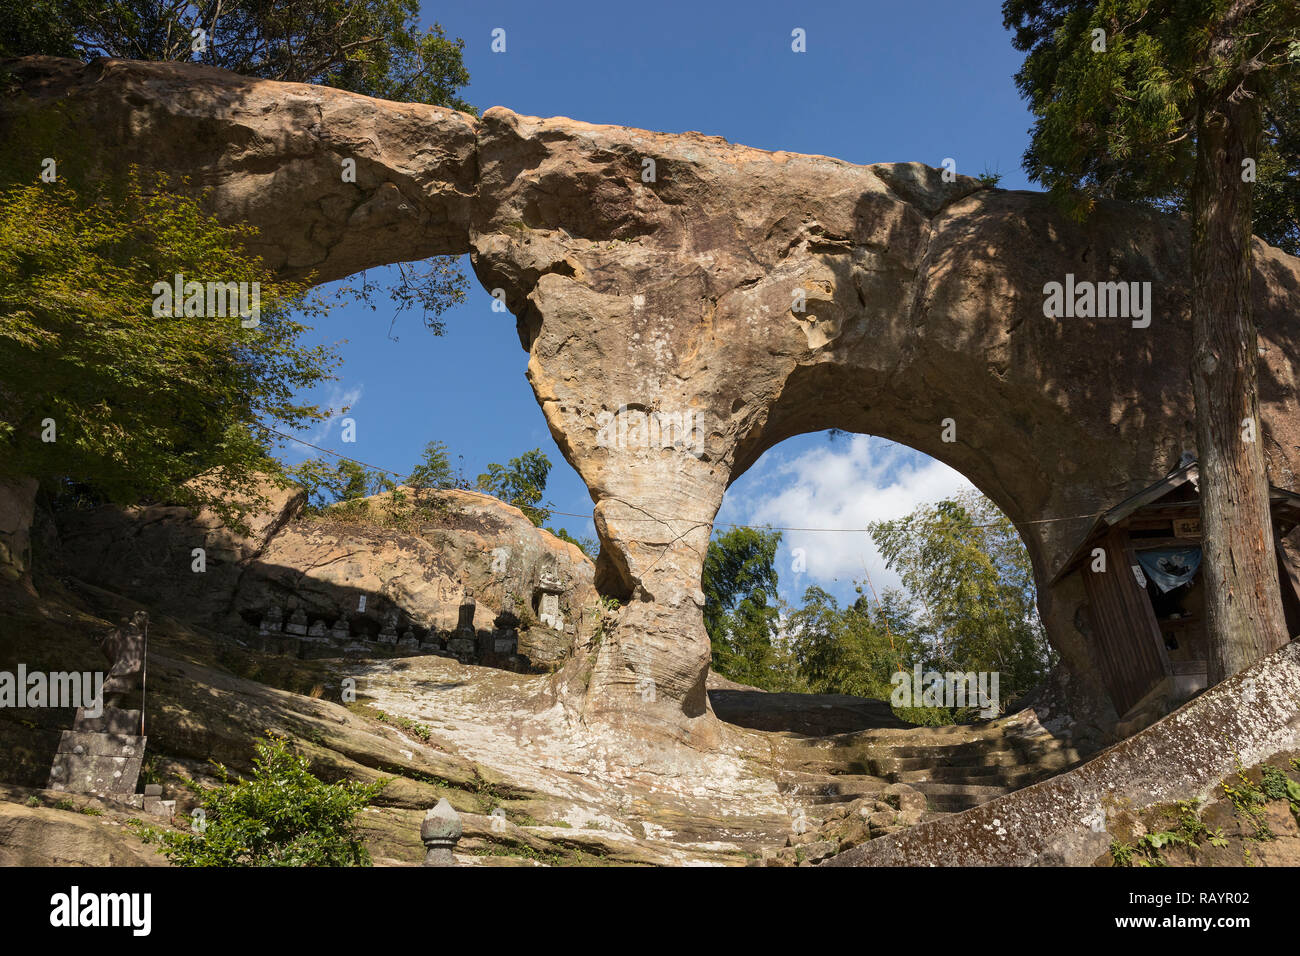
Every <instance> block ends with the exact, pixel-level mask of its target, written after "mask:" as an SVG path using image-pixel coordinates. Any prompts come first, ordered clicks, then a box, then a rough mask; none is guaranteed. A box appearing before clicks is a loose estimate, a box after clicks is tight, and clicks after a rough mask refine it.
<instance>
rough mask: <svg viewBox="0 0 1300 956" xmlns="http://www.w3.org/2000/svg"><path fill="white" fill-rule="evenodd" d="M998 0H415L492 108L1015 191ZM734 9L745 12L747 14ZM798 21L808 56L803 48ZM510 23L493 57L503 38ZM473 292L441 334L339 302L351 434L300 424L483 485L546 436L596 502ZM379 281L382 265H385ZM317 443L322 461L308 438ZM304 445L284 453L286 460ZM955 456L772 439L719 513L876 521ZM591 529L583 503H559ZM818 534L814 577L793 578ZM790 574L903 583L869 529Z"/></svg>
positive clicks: (338, 400) (343, 388)
mask: <svg viewBox="0 0 1300 956" xmlns="http://www.w3.org/2000/svg"><path fill="white" fill-rule="evenodd" d="M999 8H1000V3H999V2H994V0H927V2H926V3H925V4H899V3H884V2H874V0H860V2H856V3H802V4H795V3H764V2H750V3H745V4H730V5H727V7H722V5H710V4H705V3H698V2H697V3H674V2H656V3H653V4H634V3H627V4H615V3H609V2H602V3H586V2H583V3H562V4H555V3H548V4H541V3H537V2H536V0H533V2H527V3H468V4H458V5H448V4H435V3H426V4H423V5H422V13H423V20H424V23H425V25H428V24H431V23H433V22H438V23H441V24H442V26H443V28H444V29H445V31H446V33H447V35H448V36H451V37H460V38H462V39H464V41H465V52H464V56H465V63H466V66H467V67H468V69H469V73H470V78H471V84H470V86H469V87H467V88H466V89H464V90H463V91H461V96H462V97H464V98H465V99H466V100H468V101H469V102H471V103H473V104H474V105H475V106H477V107H478V108H479V109H480V111H481V110H485V109H487V108H488V107H490V106H497V105H500V106H506V107H508V108H510V109H512V110H514V111H516V112H519V113H526V114H532V115H536V116H569V117H572V118H574V119H580V120H585V121H587V122H593V123H612V124H618V125H623V126H638V127H642V128H646V129H652V130H660V131H665V132H684V131H687V130H698V131H700V132H703V133H708V134H711V135H719V136H724V137H726V138H727V139H728V140H730V141H732V142H735V143H744V144H746V145H749V146H756V147H760V148H763V149H784V150H790V151H794V152H802V153H820V154H824V155H829V156H836V157H838V158H841V159H845V160H848V161H850V162H856V163H874V162H889V161H912V160H916V161H921V162H925V163H929V164H931V165H934V166H938V165H940V163H941V162H942V160H943V159H944V158H945V157H953V158H954V159H955V160H956V161H957V169H958V171H959V172H962V173H966V174H969V175H977V174H979V173H980V172H983V171H985V170H991V171H995V172H998V173H1001V174H1002V177H1003V179H1002V182H1001V185H1002V187H1004V188H1009V189H1027V188H1032V187H1031V186H1030V185H1029V183H1028V182H1027V181H1026V179H1025V178H1024V174H1023V172H1022V171H1021V169H1020V156H1021V153H1022V152H1023V151H1024V148H1025V146H1026V144H1027V142H1028V133H1027V131H1028V128H1029V125H1030V116H1029V113H1028V112H1027V110H1026V109H1025V106H1024V104H1023V102H1022V101H1021V100H1020V98H1019V96H1018V95H1017V92H1016V88H1015V84H1014V82H1013V81H1012V75H1013V74H1014V72H1015V70H1016V69H1017V67H1018V66H1019V63H1020V55H1019V54H1017V52H1016V51H1015V50H1014V49H1013V48H1012V46H1011V43H1010V40H1009V34H1008V33H1007V32H1006V31H1004V30H1003V29H1002V26H1001V14H1000V12H999ZM733 11H735V12H733ZM796 27H799V28H802V29H803V30H804V31H805V34H806V37H807V52H805V53H794V52H793V51H792V50H791V31H792V30H794V29H795V28H796ZM496 28H501V29H504V30H505V31H506V51H505V52H504V53H493V52H492V50H491V43H492V31H493V30H494V29H496ZM464 268H465V271H466V274H468V275H469V276H470V278H471V288H470V293H469V295H468V296H467V298H466V301H465V303H464V304H463V305H462V306H460V307H458V308H456V309H454V310H452V311H449V312H447V313H446V314H445V315H444V320H445V322H446V326H447V334H446V335H445V336H442V337H435V336H433V335H432V334H430V333H429V332H427V331H426V330H425V329H424V328H423V327H422V325H421V323H420V319H419V317H418V315H412V314H410V313H408V314H406V315H403V316H401V317H400V318H398V320H397V322H396V324H395V325H394V326H393V328H392V330H391V335H392V336H395V337H396V338H397V341H393V340H392V338H390V329H389V325H390V319H391V317H392V316H391V310H389V309H386V308H385V307H384V305H382V304H381V306H380V309H379V311H377V312H371V311H370V310H368V309H366V308H364V307H360V306H354V307H348V308H342V309H336V310H335V311H334V312H333V313H332V314H331V315H330V316H329V317H328V319H327V320H325V321H322V322H319V323H317V334H318V335H319V337H320V338H321V339H322V340H325V341H329V342H338V341H340V340H344V339H346V340H347V342H346V344H343V345H341V346H340V352H341V355H342V356H343V359H344V365H343V368H342V369H341V372H340V377H339V380H338V381H337V382H335V383H332V385H331V386H329V387H326V388H324V389H321V390H318V391H317V392H315V393H313V394H312V395H311V397H312V398H313V399H314V400H316V401H318V402H320V403H321V404H323V405H334V406H338V405H340V404H345V403H346V404H350V405H351V407H352V410H351V412H350V415H351V417H352V418H354V419H355V421H356V439H357V440H356V442H355V443H354V444H343V443H341V442H340V434H339V428H338V426H337V424H333V425H331V426H329V427H326V428H322V429H317V430H315V431H314V432H312V433H309V434H307V435H305V436H304V437H308V438H311V439H313V440H315V441H316V442H317V443H318V444H321V445H323V446H325V447H328V448H331V449H334V450H336V451H339V452H342V453H344V454H348V455H349V456H351V457H356V458H358V459H361V460H362V461H366V462H369V463H372V464H375V465H380V466H383V467H386V468H391V469H394V470H398V471H404V470H407V469H409V467H410V466H411V464H412V463H414V461H415V460H416V458H417V457H418V455H419V453H420V450H421V449H422V447H423V446H424V444H425V443H426V442H427V441H429V440H431V439H437V440H440V441H443V442H446V443H447V445H448V446H449V447H450V449H451V451H452V455H453V461H455V457H456V455H458V454H459V455H463V456H464V461H465V472H466V474H467V475H468V476H469V478H470V479H471V480H473V478H474V477H475V476H477V475H478V474H479V473H480V472H481V471H483V470H484V469H485V467H486V465H487V464H488V463H489V462H494V461H496V462H505V461H507V460H508V459H510V458H512V457H514V456H516V455H519V454H521V453H522V452H524V451H527V450H528V449H531V448H536V447H541V448H542V449H543V450H544V451H545V452H546V454H547V455H548V456H549V457H550V459H551V461H552V463H553V465H554V467H553V469H552V472H551V480H550V484H549V487H548V499H549V500H550V501H551V502H552V503H553V504H554V506H555V507H556V508H557V509H558V510H560V511H565V512H573V513H575V514H580V515H584V516H589V515H590V514H591V498H590V496H589V495H588V493H587V490H586V487H585V486H584V485H583V483H582V481H581V479H580V478H579V477H578V475H577V473H576V472H575V471H574V470H573V469H572V467H570V466H569V464H568V463H567V462H565V461H564V459H563V457H562V456H561V455H560V453H559V449H558V448H557V447H556V446H555V443H554V442H553V441H552V440H551V437H550V434H549V432H548V430H547V427H546V422H545V420H544V418H543V417H542V413H541V410H540V409H539V408H538V407H537V403H536V401H535V400H534V398H533V394H532V390H531V388H530V387H529V385H528V382H527V379H526V378H525V376H524V371H525V368H526V366H527V358H528V357H527V355H526V353H524V351H523V350H522V349H521V348H520V347H519V341H518V339H517V338H516V335H515V330H514V319H513V317H512V316H510V315H502V314H499V313H494V312H493V311H492V309H491V304H492V300H491V298H490V297H489V296H488V294H487V293H486V292H485V291H484V290H483V289H482V288H480V287H479V286H478V284H477V282H476V281H474V279H473V273H472V272H471V271H470V269H469V261H468V257H466V258H465V261H464ZM371 278H372V279H373V278H378V276H377V274H375V273H372V275H371ZM305 454H310V452H307V453H305ZM305 454H304V455H301V456H300V455H296V454H292V453H291V454H289V455H288V456H287V458H288V460H290V461H294V460H298V459H299V458H300V457H304V456H305ZM964 485H965V482H964V480H963V479H961V478H960V476H958V475H956V474H955V473H954V472H952V471H950V470H949V469H947V468H946V467H945V466H943V465H940V464H939V463H937V462H933V461H932V460H931V459H929V458H927V457H925V456H923V455H920V454H919V453H916V452H914V451H912V450H911V449H907V448H902V447H900V446H897V445H892V444H891V443H889V442H885V441H883V440H880V439H869V438H867V437H865V436H857V437H854V436H847V437H845V438H843V439H841V440H839V441H836V442H833V443H832V442H830V441H829V440H828V438H827V437H826V435H824V434H822V435H804V436H798V437H796V438H792V439H789V440H788V441H786V442H784V443H782V444H781V445H780V446H778V447H776V448H773V449H771V450H769V451H768V452H767V454H766V455H764V456H763V458H762V459H761V460H760V461H759V462H758V463H757V464H756V465H755V466H754V467H753V468H752V469H751V470H750V471H749V472H748V473H747V474H746V475H744V476H743V477H742V478H741V479H740V480H739V481H737V483H736V484H735V485H733V487H732V488H731V490H730V491H729V492H728V495H727V498H726V500H725V501H724V503H723V508H722V512H721V513H720V515H719V519H718V520H719V522H724V521H729V522H737V523H769V524H772V525H776V526H782V525H790V526H799V527H861V526H862V525H863V524H864V523H865V522H866V521H867V520H874V519H877V518H888V517H893V516H896V515H898V514H902V513H905V512H906V511H907V510H910V508H911V507H913V506H914V505H915V504H917V503H919V502H920V501H925V500H932V499H934V498H936V497H940V496H942V495H943V494H946V493H949V492H950V491H953V490H956V489H957V488H960V487H963V486H964ZM554 524H557V525H562V526H563V527H565V528H566V529H567V530H569V531H570V533H572V534H575V535H590V536H594V529H593V527H592V525H591V521H590V518H589V517H556V519H555V521H554ZM794 547H803V548H804V549H805V552H806V554H805V556H806V559H807V566H808V570H807V573H806V574H799V575H796V574H793V573H791V572H790V568H791V552H790V549H791V548H794ZM780 561H781V564H780V566H779V570H780V572H781V579H782V592H783V595H784V596H785V597H787V598H788V599H789V598H793V597H795V596H796V595H797V594H798V593H801V592H802V590H803V589H804V588H805V587H806V586H807V585H808V584H811V583H817V584H820V585H822V586H823V587H826V588H827V589H828V590H831V591H832V593H835V594H837V595H838V596H840V597H841V598H844V597H849V596H851V595H852V581H853V579H854V578H860V577H861V576H862V573H861V568H862V567H863V566H866V567H867V568H868V569H869V570H870V573H871V575H872V578H873V582H874V584H875V587H876V588H877V589H880V588H881V587H883V586H885V585H888V584H891V583H894V582H896V580H897V579H896V577H895V576H893V575H892V574H891V573H890V572H888V571H887V570H885V569H884V568H883V566H882V564H881V563H880V561H879V558H878V556H877V555H876V554H875V553H874V550H873V549H872V548H871V547H870V545H869V542H867V541H866V540H865V535H861V534H815V533H790V534H787V535H786V541H785V542H784V544H783V549H782V553H781V556H780Z"/></svg>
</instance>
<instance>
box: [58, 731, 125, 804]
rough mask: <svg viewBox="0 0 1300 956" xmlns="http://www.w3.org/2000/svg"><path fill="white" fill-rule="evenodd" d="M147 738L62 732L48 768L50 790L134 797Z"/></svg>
mask: <svg viewBox="0 0 1300 956" xmlns="http://www.w3.org/2000/svg"><path fill="white" fill-rule="evenodd" d="M145 740H146V738H144V737H140V736H136V735H131V734H103V733H87V732H85V731H76V730H65V731H64V732H63V736H62V737H61V738H60V740H59V749H58V751H57V752H56V753H55V755H54V765H53V766H52V767H51V768H50V784H49V789H51V790H62V791H66V792H69V793H94V794H133V793H135V786H136V782H137V781H138V780H139V778H140V766H141V764H142V763H143V762H144V747H145Z"/></svg>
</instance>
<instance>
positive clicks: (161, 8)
mask: <svg viewBox="0 0 1300 956" xmlns="http://www.w3.org/2000/svg"><path fill="white" fill-rule="evenodd" d="M419 18H420V5H419V0H348V2H340V0H305V2H293V3H265V2H257V0H235V2H230V0H200V2H198V3H195V2H192V0H161V2H153V3H139V2H134V0H109V2H104V0H35V2H33V3H6V4H0V57H5V56H27V55H30V54H35V53H43V54H47V55H50V56H65V57H76V58H78V59H81V60H91V59H94V58H95V57H101V56H106V57H117V58H121V59H130V60H179V61H182V62H193V63H202V64H204V65H206V66H217V67H221V68H223V69H227V70H231V71H233V72H235V73H241V74H243V75H245V76H255V77H260V78H262V79H268V80H282V81H289V82H294V83H315V84H319V85H322V86H332V87H336V88H337V89H341V90H348V91H350V92H353V93H361V94H364V95H366V96H374V97H378V98H380V99H386V100H397V101H400V102H413V103H429V104H432V105H434V106H445V107H450V108H451V109H457V110H462V111H465V112H468V113H474V112H475V110H474V107H472V106H471V105H470V104H469V103H467V102H466V101H465V100H463V99H461V97H460V96H459V95H458V94H457V91H458V90H460V89H461V88H462V87H464V86H467V85H468V84H469V72H468V71H467V70H466V69H465V63H464V59H463V53H464V46H465V44H464V41H463V40H459V39H457V40H452V39H450V38H448V37H447V35H446V34H445V32H444V31H443V28H442V27H441V26H440V25H439V24H437V23H435V24H433V25H432V26H431V27H429V28H428V29H427V30H422V29H421V28H420V26H419ZM195 28H201V29H203V30H205V31H206V34H207V42H206V44H205V45H204V46H205V48H204V49H202V50H196V49H194V46H195V44H194V40H193V39H192V37H191V31H192V30H193V29H195ZM37 155H56V154H51V153H38V154H37ZM380 288H381V287H380V286H379V285H378V284H375V283H371V282H368V281H367V280H366V278H365V276H364V274H363V275H362V278H361V280H360V282H359V283H357V284H347V285H344V286H341V287H339V290H338V295H339V296H340V298H343V299H347V298H356V299H358V300H360V301H362V302H364V303H366V304H367V305H369V307H370V308H371V309H372V310H374V309H376V308H377V306H376V303H375V297H376V293H377V292H379V291H380ZM468 288H469V283H468V280H467V279H466V278H465V275H464V273H463V272H462V271H461V270H460V268H459V265H458V264H457V262H456V259H455V257H451V256H434V257H432V258H430V259H426V260H424V261H423V262H418V263H416V262H411V263H401V264H399V265H398V266H396V279H395V281H394V282H392V283H391V284H390V285H388V286H387V289H388V293H389V297H390V299H391V301H392V303H393V305H394V306H395V307H396V309H395V313H394V319H395V318H396V316H397V315H400V314H401V313H402V312H404V311H406V310H407V309H410V308H413V307H418V308H420V309H421V310H422V312H423V322H424V325H425V327H426V328H428V329H429V330H431V331H432V332H433V333H434V334H435V335H441V334H442V333H443V331H444V326H443V323H442V321H441V318H440V316H441V315H442V313H443V312H445V311H446V310H447V309H448V308H451V307H452V306H454V305H458V304H459V303H461V302H463V301H464V299H465V293H466V290H467V289H468Z"/></svg>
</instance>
